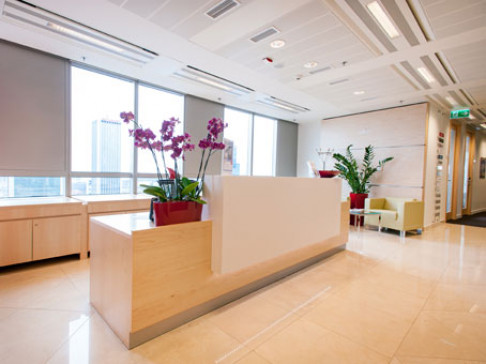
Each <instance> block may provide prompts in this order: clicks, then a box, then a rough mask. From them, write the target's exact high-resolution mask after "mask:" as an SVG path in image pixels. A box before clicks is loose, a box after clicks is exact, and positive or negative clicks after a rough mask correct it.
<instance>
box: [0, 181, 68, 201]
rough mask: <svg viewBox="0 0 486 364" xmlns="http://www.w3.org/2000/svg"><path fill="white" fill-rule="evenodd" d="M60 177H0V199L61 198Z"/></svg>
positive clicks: (61, 185) (63, 184) (62, 187)
mask: <svg viewBox="0 0 486 364" xmlns="http://www.w3.org/2000/svg"><path fill="white" fill-rule="evenodd" d="M64 186H65V183H64V178H61V177H0V198H6V197H49V196H63V195H64V194H65V190H64Z"/></svg>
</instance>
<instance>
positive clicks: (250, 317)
mask: <svg viewBox="0 0 486 364" xmlns="http://www.w3.org/2000/svg"><path fill="white" fill-rule="evenodd" d="M287 313H288V311H287V310H285V309H283V308H281V307H280V306H278V305H276V304H274V303H271V302H269V301H267V300H265V299H263V298H261V297H259V296H257V295H252V296H250V297H247V298H243V299H240V300H238V301H237V302H233V303H230V304H228V305H226V306H223V307H221V308H220V309H218V310H216V311H214V312H212V313H211V314H209V315H208V320H209V322H211V323H212V324H214V325H215V326H217V327H218V328H219V329H221V330H222V331H224V332H225V333H227V334H228V335H230V336H232V337H233V338H235V339H237V340H238V341H239V342H241V343H243V342H245V341H247V340H249V339H251V338H252V337H254V336H255V335H259V334H260V333H261V332H262V331H263V330H267V329H268V328H269V327H271V326H273V325H274V324H275V322H278V321H279V320H280V319H282V318H283V317H285V316H286V315H287Z"/></svg>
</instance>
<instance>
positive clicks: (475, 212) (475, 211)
mask: <svg viewBox="0 0 486 364" xmlns="http://www.w3.org/2000/svg"><path fill="white" fill-rule="evenodd" d="M485 211H486V207H485V208H483V209H477V210H474V211H471V215H474V214H479V213H480V212H485Z"/></svg>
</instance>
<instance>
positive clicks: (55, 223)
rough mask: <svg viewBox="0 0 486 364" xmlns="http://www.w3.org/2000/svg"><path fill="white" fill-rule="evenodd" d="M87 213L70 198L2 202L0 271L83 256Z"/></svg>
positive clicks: (39, 198) (40, 198)
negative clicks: (14, 265) (9, 266)
mask: <svg viewBox="0 0 486 364" xmlns="http://www.w3.org/2000/svg"><path fill="white" fill-rule="evenodd" d="M86 224H87V220H86V213H85V209H84V208H83V205H82V203H81V202H79V201H77V200H75V199H72V198H68V197H37V198H15V199H5V200H1V201H0V267H1V266H6V265H12V264H18V263H25V262H30V261H36V260H42V259H48V258H54V257H60V256H63V255H71V254H80V256H82V255H83V244H82V234H83V231H86Z"/></svg>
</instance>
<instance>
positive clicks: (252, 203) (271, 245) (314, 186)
mask: <svg viewBox="0 0 486 364" xmlns="http://www.w3.org/2000/svg"><path fill="white" fill-rule="evenodd" d="M341 183H342V181H341V180H339V179H319V178H291V177H279V178H276V177H246V176H211V177H210V178H208V180H207V181H206V186H205V187H206V188H205V191H204V196H205V198H206V199H207V201H208V209H207V210H206V211H207V215H206V217H207V218H208V219H211V220H212V222H213V241H212V247H213V248H212V259H211V267H212V269H213V271H214V272H216V273H229V272H235V271H237V270H240V269H244V268H247V267H250V266H252V265H254V264H257V263H261V262H265V261H267V260H270V259H273V258H276V257H278V256H280V255H282V254H285V253H289V252H292V251H296V250H299V249H301V248H304V247H306V246H309V245H312V244H315V243H318V242H322V241H326V240H329V239H331V238H332V237H335V236H338V235H339V233H340V230H339V229H340V211H341Z"/></svg>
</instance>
